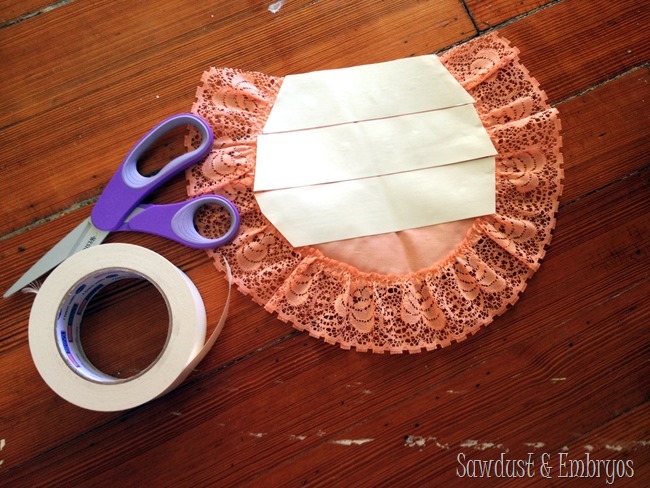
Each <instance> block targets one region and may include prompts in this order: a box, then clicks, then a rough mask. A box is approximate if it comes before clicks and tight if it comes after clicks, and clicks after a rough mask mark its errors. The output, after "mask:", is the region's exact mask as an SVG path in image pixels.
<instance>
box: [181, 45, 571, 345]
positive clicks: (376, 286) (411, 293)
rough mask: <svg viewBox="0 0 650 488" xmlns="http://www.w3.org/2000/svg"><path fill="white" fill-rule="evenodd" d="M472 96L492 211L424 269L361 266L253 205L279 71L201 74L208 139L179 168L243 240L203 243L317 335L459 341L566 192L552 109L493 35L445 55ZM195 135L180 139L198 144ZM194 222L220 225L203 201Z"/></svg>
mask: <svg viewBox="0 0 650 488" xmlns="http://www.w3.org/2000/svg"><path fill="white" fill-rule="evenodd" d="M440 59H441V61H442V62H443V64H444V65H445V66H446V67H447V69H448V70H449V71H450V72H451V73H452V75H454V76H455V77H456V79H458V81H459V82H460V83H461V84H462V85H463V86H464V87H465V89H466V90H468V91H469V92H470V94H471V95H472V96H473V97H474V98H475V99H476V100H477V104H476V108H477V111H478V113H479V115H480V117H481V119H482V121H483V123H484V125H485V127H486V128H487V130H488V132H489V134H490V137H491V139H492V141H493V142H494V144H495V146H496V148H497V150H498V152H499V154H498V156H497V160H496V164H497V168H496V170H497V172H496V174H497V182H496V191H497V207H496V213H495V214H494V215H490V216H487V217H480V218H477V219H475V221H474V224H473V225H472V227H471V229H470V230H469V231H468V233H467V235H466V236H465V238H464V239H463V241H462V242H460V243H459V245H458V246H457V248H456V249H455V250H454V251H453V252H452V253H451V254H450V255H449V256H447V258H445V259H443V260H441V261H439V262H437V263H432V265H431V267H428V268H425V269H422V270H419V271H417V272H413V273H408V274H403V275H384V274H377V273H366V272H361V271H360V270H358V269H356V268H354V267H352V266H349V265H347V264H346V263H343V262H340V261H335V260H333V259H330V258H327V257H326V256H324V255H322V253H320V252H319V251H318V250H316V249H314V248H311V247H304V248H298V249H296V248H293V247H291V246H290V245H289V244H288V242H287V241H286V240H285V239H284V238H283V237H282V235H281V234H280V233H279V232H278V231H277V230H276V229H275V228H274V227H273V225H272V224H270V223H269V222H268V221H267V220H266V218H265V217H264V216H263V215H262V213H261V212H260V210H259V207H258V206H257V203H256V200H255V197H254V195H253V191H252V185H253V174H254V171H255V144H256V137H257V134H259V133H260V132H261V130H262V127H263V126H264V123H265V121H266V118H267V117H268V114H269V112H270V110H271V107H272V105H273V102H274V100H275V97H276V95H277V92H278V89H279V87H280V85H281V83H282V79H281V78H276V77H272V76H267V75H264V74H261V73H251V72H244V71H240V70H235V69H227V68H220V69H215V68H212V69H211V70H209V71H207V72H206V73H204V75H203V78H202V83H201V86H200V87H199V88H198V90H197V100H196V102H195V103H194V106H193V111H194V112H195V113H198V114H199V115H201V116H203V117H204V118H206V119H207V120H208V122H209V123H210V124H211V126H212V127H213V129H214V132H215V144H214V147H213V150H212V152H211V154H210V155H209V157H208V158H207V159H206V160H205V162H204V163H202V164H200V165H197V166H195V167H193V168H191V169H190V170H188V173H187V176H188V180H189V186H188V193H189V195H190V196H197V195H200V194H205V193H218V194H221V195H224V196H226V197H228V198H230V199H231V200H233V201H234V203H235V204H236V205H237V206H238V208H239V209H240V213H241V216H242V227H241V232H240V235H239V236H238V238H237V239H236V240H235V241H234V242H232V243H231V244H229V245H228V246H225V247H223V248H219V249H214V250H211V251H209V253H210V255H212V256H213V257H214V258H215V265H216V266H217V268H219V269H221V262H222V261H221V260H222V256H223V257H225V258H226V259H227V260H228V262H229V263H230V265H231V268H232V276H233V281H234V282H235V283H236V284H237V286H238V287H239V289H240V290H241V291H242V292H243V293H245V294H248V295H250V296H251V297H252V298H253V299H254V300H255V301H256V302H258V303H260V304H261V305H263V306H264V307H265V308H266V310H268V311H270V312H275V313H277V314H278V316H279V318H280V319H282V320H284V321H286V322H289V323H291V324H292V325H293V326H294V327H296V328H297V329H300V330H305V331H308V332H309V333H310V334H311V335H312V336H315V337H319V338H322V339H324V340H325V341H326V342H328V343H331V344H338V345H340V346H341V347H343V348H344V349H350V348H355V349H356V350H358V351H373V352H391V353H401V352H404V351H408V352H419V351H421V350H423V349H426V350H432V349H435V348H437V347H444V346H447V345H449V344H451V343H452V342H454V341H462V340H463V339H465V338H466V337H467V336H468V335H469V334H473V333H475V332H476V331H477V330H478V329H479V328H480V327H481V326H483V325H486V324H488V323H490V322H491V321H492V320H493V319H494V318H495V317H496V316H498V315H499V314H501V313H503V312H504V311H505V310H506V308H507V307H508V306H510V305H512V304H514V303H515V302H516V301H517V299H518V297H519V295H520V294H521V292H523V290H524V289H525V288H526V282H527V280H528V279H529V278H530V276H531V275H532V274H533V273H534V272H535V270H537V268H538V267H539V265H540V260H541V259H542V258H543V257H544V254H545V251H546V247H547V245H548V244H549V242H550V240H551V232H552V230H553V228H554V226H555V214H556V211H557V209H558V203H559V197H560V195H561V193H562V183H561V182H562V177H563V173H562V169H561V165H562V155H561V153H560V148H561V144H562V143H561V137H560V121H559V118H558V113H557V110H555V109H554V108H551V107H550V106H549V105H548V103H547V98H546V95H545V93H544V92H543V91H542V90H541V89H540V88H539V84H538V83H537V81H536V80H535V79H534V78H533V77H531V76H530V74H529V73H528V71H527V70H526V68H525V67H524V66H523V65H522V64H521V63H520V62H519V52H518V50H517V49H515V48H513V47H511V46H510V45H509V43H508V42H507V41H506V40H504V39H503V38H501V37H499V36H498V35H497V34H495V33H492V34H489V35H485V36H482V37H479V38H476V39H473V40H471V41H469V42H467V43H465V44H462V45H460V46H457V47H454V48H452V49H450V50H448V51H447V52H445V53H444V54H442V55H441V56H440ZM196 142H197V141H196V139H195V135H190V136H189V137H188V141H187V144H188V145H196ZM199 225H200V227H201V228H202V231H203V232H205V233H207V234H210V233H213V234H215V235H217V234H220V233H222V232H223V230H224V229H223V227H224V225H227V224H226V223H225V222H224V219H223V218H222V216H220V215H219V214H213V213H210V212H207V213H206V214H205V215H203V216H202V217H201V218H200V221H199Z"/></svg>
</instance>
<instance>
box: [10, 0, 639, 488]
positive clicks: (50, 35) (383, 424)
mask: <svg viewBox="0 0 650 488" xmlns="http://www.w3.org/2000/svg"><path fill="white" fill-rule="evenodd" d="M271 3H272V1H271V0H267V1H263V0H256V1H240V0H234V1H211V2H186V1H180V0H168V1H162V2H161V1H158V2H154V1H138V2H133V1H127V0H122V1H117V0H116V1H113V2H87V1H86V2H84V1H81V0H61V1H58V2H55V1H54V0H25V1H17V0H7V1H4V2H2V3H1V4H0V23H1V25H0V61H1V64H0V66H2V76H1V81H0V148H1V151H0V199H1V202H2V205H1V209H0V212H1V213H0V217H1V218H0V235H1V236H2V237H0V269H1V270H2V271H1V273H0V288H2V290H3V291H4V290H5V289H7V288H8V287H9V286H10V285H11V284H12V283H13V282H14V281H15V280H16V279H17V278H18V277H19V276H20V275H21V274H22V273H23V272H24V271H25V270H26V269H27V268H28V267H29V266H30V265H31V264H32V263H33V262H34V261H35V260H36V259H37V258H38V257H40V256H41V255H42V254H43V253H44V252H45V251H46V250H47V249H49V248H50V247H51V246H52V245H53V244H54V243H56V242H57V241H58V240H59V239H60V238H61V237H63V236H64V235H65V233H66V232H67V231H69V230H70V229H72V228H73V227H74V225H75V224H76V223H77V222H78V221H80V220H81V219H82V218H85V217H87V216H88V215H89V212H90V210H91V208H92V205H91V204H92V203H94V201H95V199H96V198H97V196H98V195H99V193H100V192H101V190H102V188H103V186H104V185H105V184H106V182H107V181H108V179H109V178H110V176H111V175H112V173H113V171H114V170H115V168H116V167H117V165H118V164H119V163H120V162H121V160H122V157H123V156H124V154H125V152H126V151H127V150H128V149H129V148H130V147H131V145H132V144H133V143H134V142H135V141H136V140H137V139H138V138H139V136H140V135H141V134H143V133H144V132H145V131H146V130H147V129H148V128H149V127H151V126H152V125H153V124H154V123H155V122H157V121H159V120H160V119H162V118H164V117H166V116H168V115H171V114H173V113H176V112H181V111H188V110H189V109H190V107H191V105H192V103H193V101H194V93H195V89H196V86H197V84H198V82H199V78H200V76H201V73H202V72H203V71H204V70H205V69H207V68H208V67H210V66H213V65H216V66H229V67H236V68H242V69H246V70H258V71H262V72H264V73H268V74H273V75H285V74H289V73H297V72H304V71H309V70H315V69H321V68H332V67H343V66H351V65H356V64H365V63H372V62H378V61H382V60H389V59H395V58H403V57H407V56H411V55H417V54H425V53H433V52H438V51H440V50H443V49H444V48H446V47H449V46H452V45H454V44H457V43H460V42H462V41H464V40H467V39H470V38H472V37H475V36H477V35H479V34H481V33H484V32H487V31H491V30H494V29H498V31H499V33H500V34H501V35H502V36H504V37H506V38H508V39H509V40H510V41H511V43H512V44H513V45H515V46H517V47H518V48H519V49H520V50H521V60H522V62H523V63H524V65H525V66H526V67H527V68H528V69H529V70H530V71H531V73H532V74H533V75H534V76H535V77H537V79H538V80H539V81H540V82H541V84H542V88H544V89H545V90H546V92H547V93H548V95H549V98H550V101H551V103H552V105H553V106H555V107H557V108H558V109H559V111H560V115H561V120H562V127H563V132H562V134H563V139H564V149H563V152H564V158H565V191H564V194H563V196H562V199H561V206H560V210H559V215H558V220H557V229H556V231H555V237H554V239H553V242H552V245H551V246H550V248H549V251H548V253H547V255H546V258H545V260H544V262H543V264H542V266H541V268H540V270H539V272H538V273H536V274H535V275H534V277H533V278H532V280H531V281H530V283H529V285H528V288H527V289H526V292H525V293H524V295H523V297H522V299H521V300H520V301H519V302H518V303H517V305H516V306H515V307H514V308H513V309H512V310H510V311H508V312H507V313H506V314H504V315H503V316H501V317H500V318H498V319H497V320H496V321H495V322H494V323H493V324H491V325H490V326H489V327H487V328H484V329H483V330H481V331H480V332H479V333H477V334H476V335H474V336H472V337H471V338H469V339H468V340H466V341H464V342H462V343H460V344H455V345H452V346H451V347H448V348H445V349H442V350H437V351H433V352H429V353H421V354H417V355H394V356H391V355H373V354H362V353H356V352H350V351H344V350H341V349H339V348H338V347H335V346H331V345H327V344H325V343H323V342H321V341H319V340H316V339H313V338H311V337H309V336H308V335H307V334H306V333H302V332H298V331H295V330H293V329H292V328H291V327H290V326H288V325H287V324H284V323H282V322H280V321H279V320H277V319H276V318H275V317H274V316H272V315H269V314H268V313H267V312H265V311H264V310H263V309H262V308H261V307H259V306H257V305H255V304H254V303H253V302H252V301H250V299H249V298H247V297H245V296H243V295H241V294H239V293H235V294H234V296H233V299H232V304H231V310H230V314H229V316H228V321H227V323H226V326H225V328H224V331H223V333H222V335H221V337H220V338H219V340H218V341H217V344H216V346H215V347H214V348H213V349H212V350H211V351H210V353H209V354H208V355H207V357H206V358H205V360H204V361H203V362H202V363H200V364H199V366H198V368H197V370H196V371H194V372H193V373H192V374H191V375H190V377H189V378H188V379H187V380H186V381H185V382H184V383H183V384H182V385H181V386H180V387H179V388H177V389H176V390H174V391H173V392H172V393H170V394H168V395H166V396H164V397H163V398H160V399H158V400H155V401H153V402H151V403H148V404H146V405H144V406H142V407H138V408H135V409H133V410H130V411H127V412H122V413H98V412H92V411H87V410H83V409H81V408H78V407H76V406H73V405H71V404H69V403H67V402H66V401H64V400H62V399H61V398H59V397H58V396H57V395H56V394H55V393H53V392H52V391H51V390H50V389H49V388H48V387H47V386H46V384H45V383H44V382H43V380H42V379H41V377H40V376H39V375H38V373H37V371H36V369H35V366H34V364H33V362H32V359H31V356H30V353H29V347H28V340H27V323H28V318H29V313H30V307H31V304H32V302H33V295H26V294H20V293H19V294H17V295H14V296H12V297H10V298H8V299H4V300H0V371H2V380H1V381H0V485H2V486H8V487H9V486H10V487H34V486H57V487H58V486H92V487H101V486H111V487H114V486H142V485H144V484H146V485H147V486H155V487H159V486H161V487H166V486H192V487H196V486H218V487H228V486H264V487H267V486H283V487H284V486H303V485H306V486H443V485H448V486H517V487H519V486H565V484H567V485H569V486H608V485H607V484H606V481H607V480H608V479H609V478H608V475H607V473H606V472H605V468H604V467H603V468H602V471H601V472H600V479H594V478H595V474H594V473H593V472H591V474H589V473H587V474H589V475H590V476H591V477H590V478H577V477H576V476H577V475H578V474H580V473H579V472H578V470H577V468H576V469H575V470H574V471H573V472H569V468H568V466H569V465H566V466H565V467H564V470H563V469H562V466H561V464H560V462H561V460H562V459H571V460H578V461H581V462H583V463H586V459H587V458H589V459H591V460H603V461H605V460H610V464H609V466H610V467H611V466H614V467H616V466H618V467H619V469H620V471H619V472H620V475H621V476H623V477H621V479H618V478H617V479H616V482H615V486H639V487H640V486H650V403H649V402H648V397H649V393H650V381H649V380H648V377H649V374H650V368H649V367H648V360H649V359H650V354H649V347H648V346H649V343H650V341H649V340H650V313H649V311H650V307H649V305H648V295H649V293H650V284H649V281H648V277H649V268H648V253H649V252H650V248H649V243H650V218H649V210H650V208H649V207H650V192H649V191H648V175H649V171H648V170H649V167H648V160H649V154H650V120H649V114H650V110H649V105H650V76H649V73H648V60H649V59H650V36H649V34H648V28H647V26H648V25H649V24H650V3H649V2H648V1H644V0H641V1H640V0H617V1H611V0H559V1H558V0H555V1H545V0H490V1H488V0H465V1H459V0H437V1H433V0H432V1H421V2H420V1H418V2H415V1H405V0H402V1H392V2H387V1H379V0H368V1H363V2H361V1H359V2H345V1H338V0H337V1H334V0H332V1H313V0H286V2H285V3H284V5H282V7H281V8H280V10H279V11H278V12H277V13H272V12H270V11H269V10H268V7H269V6H270V4H271ZM644 32H645V33H644ZM167 147H168V148H169V150H170V151H171V150H173V149H177V147H176V145H175V143H170V144H169V146H167ZM165 150H167V149H165V148H163V149H161V151H163V152H164V151H165ZM185 196H186V195H185V183H184V181H183V178H178V179H176V180H174V182H173V183H172V185H171V186H170V187H169V188H168V189H167V190H166V191H165V192H163V193H161V194H160V195H158V196H157V199H158V200H159V201H169V202H171V201H175V200H177V199H183V198H185ZM109 241H110V242H129V243H134V244H139V245H142V246H146V247H149V248H151V249H153V250H155V251H157V252H158V253H160V254H162V255H164V256H165V257H167V258H168V259H169V260H171V261H172V262H173V263H174V264H176V265H177V266H179V267H180V268H181V269H183V270H184V271H185V272H186V273H187V274H188V275H189V276H190V278H191V279H192V280H193V281H194V282H195V283H196V285H197V287H198V288H199V290H200V292H201V293H202V295H203V296H204V298H205V301H206V307H207V310H208V320H209V323H210V324H212V325H214V324H215V323H216V320H217V319H218V317H219V314H220V311H221V307H222V306H223V301H224V294H225V282H224V280H223V279H222V276H220V275H219V274H218V273H217V271H216V270H215V269H214V267H213V264H212V262H211V261H210V259H208V257H207V256H206V254H205V253H204V252H203V251H196V250H190V249H187V248H184V247H182V246H181V245H178V244H175V243H172V242H169V241H165V240H163V239H159V238H156V237H151V236H145V235H137V234H122V235H117V234H113V235H111V236H110V237H109ZM145 300H153V301H156V300H157V297H156V293H155V292H153V291H152V290H151V289H149V288H148V287H146V286H136V287H135V288H134V289H132V290H131V292H130V293H117V292H116V293H114V294H110V293H109V294H104V295H103V297H102V298H101V299H99V300H98V301H97V303H96V304H95V305H94V310H93V312H94V313H91V314H90V315H91V316H90V317H88V319H87V323H86V322H84V326H85V327H86V326H87V329H88V331H87V332H86V334H87V339H88V340H87V342H85V344H86V345H87V348H88V349H89V355H91V358H92V359H93V360H95V361H96V362H97V363H98V364H99V365H101V367H102V368H105V370H109V371H114V372H117V371H122V372H127V373H124V374H128V372H129V371H136V370H138V369H139V368H142V367H143V364H145V365H146V364H147V361H149V360H150V359H151V357H153V356H152V354H153V355H154V356H155V354H156V351H157V350H158V349H156V348H160V347H161V344H160V337H161V336H160V332H161V330H164V328H165V327H166V325H165V321H166V320H167V319H166V318H165V317H161V313H160V312H161V307H162V305H161V307H157V306H155V305H152V306H151V307H145V308H146V310H143V307H142V306H141V304H142V303H143V302H144V301H145ZM118 301H119V302H121V303H120V304H119V306H118V305H115V303H116V302H118ZM109 305H110V306H109ZM113 305H115V306H113ZM156 305H160V303H156ZM118 309H119V310H118ZM124 317H128V322H127V325H128V329H125V327H124V326H123V325H122V328H121V329H120V324H124ZM127 332H128V334H127ZM116 334H123V335H124V336H127V337H126V339H125V340H119V339H118V338H116ZM91 353H92V354H91ZM147 355H148V356H147ZM116 374H118V373H116ZM529 453H531V454H530V459H532V462H533V463H534V468H535V469H534V472H533V473H532V474H533V476H532V477H530V478H523V479H522V478H515V477H504V478H496V477H494V471H493V472H492V473H493V476H492V477H491V478H471V479H470V478H469V476H470V475H471V474H474V471H473V468H475V467H476V464H475V463H474V461H475V460H493V461H496V460H499V459H501V457H502V456H503V457H504V459H513V460H527V459H528V457H529ZM544 459H547V460H549V465H550V466H551V467H552V471H551V473H550V474H549V476H548V477H547V478H545V477H544V476H543V475H542V472H541V466H542V461H543V460H544ZM604 465H605V463H602V466H604ZM621 466H623V468H625V469H621ZM631 471H633V476H631V475H632V472H631ZM476 473H477V476H478V471H477V472H476ZM463 475H464V476H463Z"/></svg>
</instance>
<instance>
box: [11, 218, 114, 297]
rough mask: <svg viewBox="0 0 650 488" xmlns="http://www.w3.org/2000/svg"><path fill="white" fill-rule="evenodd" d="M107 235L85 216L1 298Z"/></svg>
mask: <svg viewBox="0 0 650 488" xmlns="http://www.w3.org/2000/svg"><path fill="white" fill-rule="evenodd" d="M107 235H108V232H107V231H104V230H100V229H98V228H97V227H95V226H94V225H93V223H92V222H91V220H90V218H87V219H86V220H84V221H83V222H81V223H80V224H79V225H78V226H77V227H75V228H74V229H73V230H72V231H70V233H69V234H68V235H67V236H65V237H64V238H63V239H61V240H60V241H59V242H58V243H57V244H56V246H54V247H53V248H52V249H50V250H49V251H48V252H47V253H45V255H44V256H43V257H42V258H41V259H39V260H38V261H37V262H36V263H35V264H34V265H33V266H32V267H31V268H29V269H28V270H27V272H26V273H25V274H24V275H22V276H21V277H20V279H19V280H18V281H16V283H14V284H13V286H12V287H11V288H9V289H8V290H7V291H6V292H5V294H4V295H2V296H3V298H7V297H8V296H10V295H13V294H14V293H16V292H17V291H18V290H21V289H23V288H25V287H26V286H27V285H29V284H30V283H31V282H33V281H34V280H36V279H38V278H40V277H41V276H43V275H44V274H45V273H47V272H48V271H50V270H52V269H54V268H55V267H56V266H58V265H59V264H60V263H62V262H63V261H64V260H66V259H67V258H69V257H70V256H72V255H73V254H75V253H77V252H79V251H81V250H82V249H86V248H88V247H93V246H96V245H98V244H101V243H102V241H103V240H104V239H105V238H106V236H107Z"/></svg>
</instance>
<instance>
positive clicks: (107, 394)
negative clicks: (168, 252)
mask: <svg viewBox="0 0 650 488" xmlns="http://www.w3.org/2000/svg"><path fill="white" fill-rule="evenodd" d="M130 278H141V279H144V280H147V281H149V282H150V283H152V284H153V285H154V286H155V287H156V288H157V289H158V291H159V292H160V294H161V295H162V297H163V299H164V300H165V302H166V304H167V311H168V315H169V331H168V334H167V341H166V343H165V345H164V347H163V349H162V351H161V352H160V354H159V355H158V357H157V358H156V360H154V361H153V363H151V365H149V367H147V368H146V369H145V370H143V371H142V372H140V373H139V374H137V375H135V376H132V377H130V378H116V377H114V376H111V375H108V374H105V373H103V372H102V371H100V370H98V369H97V368H96V367H94V366H93V365H92V363H91V362H90V361H89V360H88V358H87V357H86V355H85V353H84V350H83V346H82V344H81V342H80V340H79V337H80V334H79V332H80V329H81V327H82V319H83V312H84V310H85V308H86V306H87V305H88V302H89V301H90V300H91V299H92V297H93V296H95V295H96V294H97V293H98V292H99V291H100V290H101V289H102V288H104V287H105V286H106V285H108V284H110V283H113V282H115V281H118V280H121V279H130ZM228 295H230V290H229V291H228ZM229 299H230V296H228V298H227V300H226V306H225V308H224V311H223V314H222V316H221V319H220V320H219V323H218V324H217V326H216V328H215V330H214V331H213V333H212V335H211V336H210V338H209V339H208V341H207V342H206V340H205V336H206V313H205V307H204V305H203V300H202V299H201V296H200V295H199V292H198V290H197V289H196V287H195V286H194V284H193V283H192V282H191V281H190V279H189V278H188V277H187V276H186V275H185V274H184V273H183V272H182V271H181V270H179V269H178V268H177V267H176V266H174V265H173V264H172V263H170V262H169V261H167V260H166V259H165V258H164V257H162V256H160V255H159V254H157V253H155V252H153V251H150V250H148V249H145V248H143V247H140V246H134V245H130V244H104V245H101V246H97V247H93V248H90V249H86V250H84V251H81V252H79V253H77V254H75V255H73V256H71V257H70V258H68V259H67V260H66V261H64V262H63V263H61V264H60V265H59V266H58V267H57V268H56V269H55V270H54V271H53V272H52V273H51V274H50V276H49V277H48V278H47V280H45V283H43V286H42V287H41V289H40V290H39V291H38V293H37V295H36V300H35V301H34V304H33V306H32V311H31V314H30V318H29V346H30V350H31V354H32V358H33V359H34V363H35V365H36V368H37V369H38V371H39V373H40V375H41V376H42V377H43V379H44V380H45V382H46V383H47V384H48V385H49V386H50V388H52V389H53V390H54V391H55V392H56V393H57V394H58V395H59V396H61V397H62V398H64V399H66V400H68V401H69V402H71V403H74V404H75V405H78V406H80V407H83V408H87V409H90V410H98V411H118V410H126V409H129V408H133V407H136V406H138V405H142V404H144V403H146V402H148V401H150V400H152V399H154V398H157V397H159V396H161V395H163V394H165V393H167V392H169V391H171V390H172V389H174V388H175V387H176V386H177V385H179V384H180V383H181V382H182V381H183V380H184V379H185V378H186V377H187V376H188V375H189V373H190V372H191V371H192V369H193V368H194V366H196V364H198V362H199V361H200V360H201V359H202V358H203V356H205V354H206V353H207V352H208V350H209V349H210V348H211V347H212V345H213V344H214V342H215V340H216V338H217V336H218V335H219V333H220V332H221V329H222V328H223V324H224V322H225V318H226V315H227V312H228V303H229ZM125 320H128V317H127V318H125ZM134 326H137V324H135V325H134Z"/></svg>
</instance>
